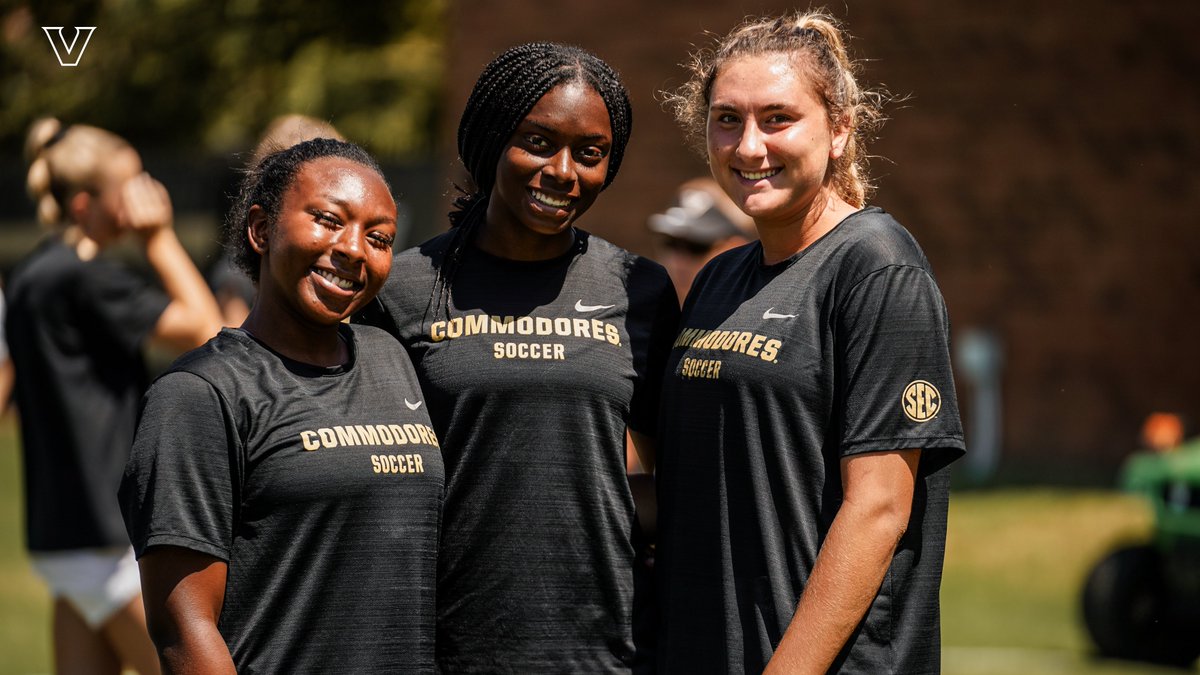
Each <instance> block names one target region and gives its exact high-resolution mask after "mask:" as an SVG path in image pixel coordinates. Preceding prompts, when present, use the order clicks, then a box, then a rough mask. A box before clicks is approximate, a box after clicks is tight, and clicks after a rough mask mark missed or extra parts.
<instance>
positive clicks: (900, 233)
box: [831, 207, 930, 284]
mask: <svg viewBox="0 0 1200 675" xmlns="http://www.w3.org/2000/svg"><path fill="white" fill-rule="evenodd" d="M836 238H837V243H836V245H835V246H834V247H833V250H832V251H831V255H835V256H836V258H837V264H838V267H839V269H840V272H841V275H840V276H842V278H843V280H844V281H846V282H849V283H850V284H854V283H856V282H857V281H859V280H862V279H863V278H865V277H867V276H870V275H871V274H874V273H876V272H879V271H881V270H884V269H887V268H893V267H915V268H919V269H921V270H924V271H925V272H926V273H929V272H930V270H929V261H928V260H927V259H926V258H925V252H924V251H922V250H921V246H920V245H919V244H918V243H917V240H916V239H915V238H913V236H912V234H911V233H909V231H908V230H907V229H905V228H904V226H903V225H901V224H900V223H899V222H897V221H896V219H895V218H893V217H892V216H891V215H889V214H888V213H887V212H885V211H884V210H883V209H880V208H877V207H869V208H866V209H863V210H862V211H859V212H857V213H855V214H853V215H851V216H850V217H848V218H847V219H846V220H845V221H843V222H842V224H841V225H839V226H838V228H837V232H836Z"/></svg>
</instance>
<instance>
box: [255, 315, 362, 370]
mask: <svg viewBox="0 0 1200 675" xmlns="http://www.w3.org/2000/svg"><path fill="white" fill-rule="evenodd" d="M264 304H267V303H262V302H255V303H254V307H253V308H252V309H251V310H250V314H249V315H248V316H247V317H246V320H245V321H244V322H242V326H241V328H242V330H244V331H246V332H248V333H250V334H251V335H253V336H254V337H256V338H258V340H260V341H261V342H262V343H263V344H265V345H267V346H268V347H270V348H271V349H274V350H275V351H277V352H279V353H280V354H283V355H284V356H286V357H288V358H289V359H292V360H293V361H299V362H301V363H307V364H310V365H313V366H319V367H322V368H328V367H331V366H339V365H344V364H346V363H349V361H350V348H349V347H348V346H347V345H346V343H345V342H344V341H342V340H341V339H340V338H339V337H338V326H339V325H340V324H337V323H335V324H333V325H330V326H324V325H315V324H312V323H309V322H299V321H297V320H296V319H295V318H294V317H292V316H291V315H289V314H288V313H287V312H279V311H271V309H270V308H269V307H263V305H264Z"/></svg>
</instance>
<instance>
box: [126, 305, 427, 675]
mask: <svg viewBox="0 0 1200 675" xmlns="http://www.w3.org/2000/svg"><path fill="white" fill-rule="evenodd" d="M341 331H342V335H343V337H344V338H345V339H346V340H347V342H348V344H349V345H350V347H351V351H352V353H353V359H352V363H351V364H349V365H347V366H344V367H335V368H318V367H314V366H310V365H307V364H303V363H298V362H295V361H292V360H290V359H287V358H286V357H283V356H281V355H279V354H277V353H275V352H273V351H272V350H270V349H269V348H267V347H266V346H265V345H263V344H262V343H259V342H258V341H257V340H255V339H254V338H253V337H251V336H250V335H249V334H248V333H246V332H244V331H241V330H234V329H226V330H223V331H222V332H221V333H219V334H218V335H217V336H216V337H215V338H213V339H212V340H210V341H209V342H208V343H207V344H206V345H204V346H203V347H200V348H199V349H196V350H193V351H192V352H189V353H188V354H186V355H184V356H183V357H181V358H180V360H179V361H177V362H176V363H175V365H174V366H172V368H171V369H170V370H169V371H168V372H167V373H165V374H164V375H162V376H161V377H160V378H159V379H158V380H157V381H156V382H155V383H154V385H153V386H152V387H151V388H150V390H149V391H148V392H147V394H146V397H145V401H144V406H143V410H142V415H141V419H140V422H139V425H138V430H137V437H136V440H135V442H134V446H133V452H132V453H131V456H130V459H129V465H128V468H127V469H126V472H125V478H124V480H123V482H122V485H121V492H120V498H121V506H122V508H123V511H124V514H125V520H126V523H127V525H128V528H129V534H130V539H131V540H132V541H133V544H134V548H135V550H136V551H137V553H138V555H139V557H140V556H141V555H142V554H143V553H145V552H146V550H147V549H148V548H150V547H154V546H160V545H170V546H180V547H183V548H188V549H191V550H195V551H200V552H202V553H207V554H209V555H212V556H215V557H217V558H219V559H221V560H223V561H225V562H226V563H227V564H228V570H227V581H226V588H225V600H224V605H223V607H222V610H221V616H220V619H219V622H218V629H219V630H220V632H221V635H222V636H223V637H224V638H225V641H226V643H227V644H228V646H229V651H230V654H231V655H232V657H233V661H234V664H235V665H236V666H237V669H238V672H240V673H333V672H347V673H348V672H360V673H376V672H378V673H383V672H431V671H432V670H433V637H434V626H433V621H434V615H433V612H434V598H433V593H434V579H435V570H436V556H437V535H438V523H439V518H440V514H441V503H442V496H443V485H444V484H443V478H444V472H443V466H442V461H441V453H440V451H439V447H438V439H437V436H436V434H435V433H434V432H433V430H432V428H431V427H430V424H429V416H428V413H427V408H426V402H425V400H424V397H423V396H422V395H421V392H420V389H419V388H418V385H417V379H416V375H415V374H414V373H413V371H412V366H411V364H410V363H409V361H408V357H407V356H406V355H405V353H404V351H403V350H402V349H400V348H399V346H398V345H397V344H396V342H395V340H393V339H392V338H391V337H390V336H389V335H387V334H386V333H384V332H383V331H379V330H376V329H373V328H370V327H366V326H359V327H350V326H343V327H342V328H341Z"/></svg>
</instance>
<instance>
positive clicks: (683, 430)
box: [655, 12, 964, 673]
mask: <svg viewBox="0 0 1200 675" xmlns="http://www.w3.org/2000/svg"><path fill="white" fill-rule="evenodd" d="M882 99H883V96H882V95H881V94H878V93H873V92H870V91H866V90H864V89H863V88H862V87H860V85H859V84H858V77H857V73H856V68H855V64H854V62H853V61H852V60H851V59H850V57H849V56H848V54H847V50H846V36H845V34H844V33H843V31H842V29H841V27H840V26H839V25H838V23H837V22H836V20H835V19H833V18H832V17H830V16H828V15H826V14H823V13H819V12H818V13H813V12H810V13H797V14H789V15H786V16H782V17H778V18H766V19H754V20H749V21H747V22H745V23H744V24H742V25H741V26H739V27H737V28H735V29H734V30H733V31H732V32H731V33H729V34H728V35H727V36H725V37H723V38H721V39H719V40H718V41H717V42H716V44H715V46H714V47H713V48H712V49H706V50H703V51H701V52H699V53H697V54H696V55H695V56H694V59H693V61H692V63H691V78H690V80H689V81H688V82H687V83H686V84H685V85H684V86H683V87H681V88H680V89H679V90H678V91H676V92H674V93H672V94H670V95H668V101H669V102H670V103H672V104H673V105H674V108H675V112H676V115H677V118H678V119H679V121H680V123H681V124H682V126H683V127H684V128H685V129H686V130H687V131H688V132H689V133H690V134H691V136H692V138H693V140H695V141H698V143H697V145H699V146H700V147H703V148H704V149H705V151H706V154H707V157H708V162H709V166H710V168H711V170H712V173H713V176H714V178H715V179H716V181H717V182H718V183H719V184H720V185H721V187H722V188H723V189H724V191H725V192H726V193H727V194H728V195H729V197H730V198H731V199H732V200H733V201H734V203H736V204H737V205H738V207H739V208H741V210H742V211H744V212H745V213H746V214H747V215H749V216H750V217H752V218H753V219H754V222H755V227H756V229H757V230H758V234H759V237H760V241H759V242H755V243H751V244H747V245H745V246H743V247H741V248H737V249H734V250H732V251H729V252H727V253H724V254H722V255H720V256H718V257H717V258H715V259H714V260H713V261H712V262H710V263H709V264H708V265H707V266H706V267H705V268H704V269H703V270H702V271H701V272H700V274H699V275H698V276H697V278H696V281H695V283H694V285H693V286H692V290H691V292H690V294H689V295H688V298H687V301H686V303H685V305H684V308H683V321H682V324H681V326H682V333H681V334H680V336H679V338H678V339H676V341H675V343H674V348H673V350H672V352H671V357H670V359H669V360H668V363H667V373H666V378H665V380H664V383H663V408H662V418H661V420H660V433H661V442H660V453H659V464H658V480H659V497H658V499H659V502H658V503H659V530H658V532H659V543H658V554H657V557H656V562H655V565H656V570H657V571H658V572H659V575H660V576H659V582H660V587H659V588H660V596H659V599H660V604H661V617H660V618H661V621H660V631H659V643H658V647H659V657H660V658H659V666H660V671H662V672H668V673H690V672H729V673H742V672H746V673H759V672H763V671H764V670H765V671H766V672H768V673H825V672H838V673H934V672H938V671H939V670H940V658H939V626H938V588H939V584H940V578H941V567H942V558H943V554H944V549H945V536H946V511H947V502H948V471H947V469H946V467H947V465H948V464H949V463H950V462H952V461H953V460H954V459H956V458H957V457H959V456H960V455H962V453H963V451H964V445H963V438H962V428H961V424H960V422H959V416H958V407H957V403H956V402H955V394H954V381H953V378H952V376H951V372H950V358H949V348H948V342H949V321H948V318H947V315H946V307H945V304H944V302H943V301H942V296H941V292H940V291H939V289H938V286H937V284H936V282H935V281H934V279H933V275H932V272H931V271H930V267H929V263H928V261H927V260H926V259H925V256H924V254H923V253H922V252H921V249H920V247H919V246H918V245H917V243H916V241H915V240H914V239H913V238H912V236H911V235H910V234H909V233H908V231H907V230H905V229H904V228H903V227H902V226H901V225H900V224H899V223H897V222H896V221H895V220H894V219H893V218H892V217H891V216H889V215H888V214H887V213H885V212H884V211H883V210H882V209H880V208H878V207H873V206H868V205H867V202H866V200H867V198H868V196H869V195H870V192H871V185H870V182H869V179H868V176H867V172H866V166H865V161H864V160H865V157H866V155H865V154H864V149H863V144H864V142H865V138H866V137H867V136H869V134H870V132H872V131H873V130H874V129H875V127H876V126H878V123H879V122H880V120H881V118H880V112H879V105H880V103H881V101H882Z"/></svg>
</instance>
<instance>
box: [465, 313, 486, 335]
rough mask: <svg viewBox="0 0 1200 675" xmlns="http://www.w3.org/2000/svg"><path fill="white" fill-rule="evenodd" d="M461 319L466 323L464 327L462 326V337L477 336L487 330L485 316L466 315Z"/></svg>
mask: <svg viewBox="0 0 1200 675" xmlns="http://www.w3.org/2000/svg"><path fill="white" fill-rule="evenodd" d="M463 319H464V321H465V322H466V325H464V326H463V335H479V334H480V333H482V332H484V331H485V330H487V324H488V317H487V314H468V315H466V316H465V317H463Z"/></svg>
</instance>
